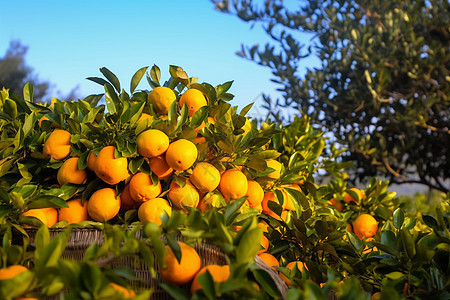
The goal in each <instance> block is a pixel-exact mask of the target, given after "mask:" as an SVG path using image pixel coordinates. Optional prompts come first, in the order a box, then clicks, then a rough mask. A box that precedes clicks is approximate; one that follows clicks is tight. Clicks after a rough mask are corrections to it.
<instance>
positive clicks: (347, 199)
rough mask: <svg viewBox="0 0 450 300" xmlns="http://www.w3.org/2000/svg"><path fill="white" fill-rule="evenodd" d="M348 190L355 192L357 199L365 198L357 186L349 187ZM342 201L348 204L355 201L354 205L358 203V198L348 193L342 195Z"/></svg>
mask: <svg viewBox="0 0 450 300" xmlns="http://www.w3.org/2000/svg"><path fill="white" fill-rule="evenodd" d="M350 191H353V192H355V193H356V194H357V195H358V196H359V200H364V199H365V198H366V194H365V193H364V191H363V190H360V189H357V188H351V189H350ZM344 202H345V203H347V204H350V203H351V202H353V203H355V204H356V205H359V201H358V199H354V198H353V197H352V195H350V194H349V193H347V194H345V196H344Z"/></svg>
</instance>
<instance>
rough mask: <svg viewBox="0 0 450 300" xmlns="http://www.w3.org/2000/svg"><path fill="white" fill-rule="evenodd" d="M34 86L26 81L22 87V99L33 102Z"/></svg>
mask: <svg viewBox="0 0 450 300" xmlns="http://www.w3.org/2000/svg"><path fill="white" fill-rule="evenodd" d="M33 95H34V88H33V84H32V83H29V82H27V83H26V84H25V86H24V87H23V99H24V100H25V101H28V102H33Z"/></svg>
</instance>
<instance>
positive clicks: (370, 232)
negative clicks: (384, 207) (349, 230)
mask: <svg viewBox="0 0 450 300" xmlns="http://www.w3.org/2000/svg"><path fill="white" fill-rule="evenodd" d="M353 231H354V232H355V234H356V235H357V236H358V237H359V238H360V239H363V238H364V237H366V238H371V237H373V236H374V235H375V234H376V233H377V231H378V222H377V220H376V219H375V218H374V217H372V216H371V215H369V214H362V215H360V216H359V217H357V218H356V220H355V221H354V222H353Z"/></svg>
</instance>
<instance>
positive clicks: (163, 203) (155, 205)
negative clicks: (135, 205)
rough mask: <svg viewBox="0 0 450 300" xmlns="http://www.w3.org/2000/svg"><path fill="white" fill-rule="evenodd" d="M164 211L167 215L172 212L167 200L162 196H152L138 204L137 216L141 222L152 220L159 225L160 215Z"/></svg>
mask: <svg viewBox="0 0 450 300" xmlns="http://www.w3.org/2000/svg"><path fill="white" fill-rule="evenodd" d="M164 212H166V213H167V214H168V215H169V216H170V215H171V214H172V207H170V204H169V202H167V200H166V199H163V198H153V199H150V200H148V201H145V202H144V203H142V204H141V206H139V210H138V217H139V221H141V222H142V223H148V222H153V223H156V224H157V225H161V223H162V221H161V216H163V215H164Z"/></svg>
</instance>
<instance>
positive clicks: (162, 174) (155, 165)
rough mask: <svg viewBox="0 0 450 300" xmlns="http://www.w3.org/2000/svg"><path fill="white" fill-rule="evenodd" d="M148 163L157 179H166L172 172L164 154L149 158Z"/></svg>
mask: <svg viewBox="0 0 450 300" xmlns="http://www.w3.org/2000/svg"><path fill="white" fill-rule="evenodd" d="M148 165H149V166H150V170H152V172H153V173H154V174H156V176H158V178H159V180H163V179H167V178H169V177H170V176H171V175H172V174H173V169H172V168H171V167H170V166H169V165H168V164H167V162H166V158H165V157H164V155H161V156H156V157H152V158H150V159H149V161H148Z"/></svg>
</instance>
